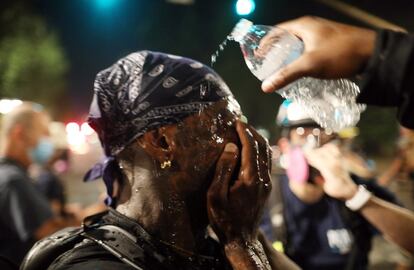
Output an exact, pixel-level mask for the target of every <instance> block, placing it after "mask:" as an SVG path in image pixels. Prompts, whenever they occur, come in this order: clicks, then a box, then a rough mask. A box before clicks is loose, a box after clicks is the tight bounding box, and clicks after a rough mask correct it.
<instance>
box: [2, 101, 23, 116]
mask: <svg viewBox="0 0 414 270" xmlns="http://www.w3.org/2000/svg"><path fill="white" fill-rule="evenodd" d="M22 103H23V101H21V100H19V99H1V100H0V113H1V114H6V113H9V112H11V111H12V110H13V109H14V108H16V107H17V106H19V105H20V104H22Z"/></svg>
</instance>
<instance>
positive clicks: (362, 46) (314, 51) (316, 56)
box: [262, 16, 376, 92]
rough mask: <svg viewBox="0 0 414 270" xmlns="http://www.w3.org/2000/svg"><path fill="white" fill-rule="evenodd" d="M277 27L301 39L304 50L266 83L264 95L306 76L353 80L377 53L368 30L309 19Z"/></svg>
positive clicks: (372, 33) (289, 22) (319, 19)
mask: <svg viewBox="0 0 414 270" xmlns="http://www.w3.org/2000/svg"><path fill="white" fill-rule="evenodd" d="M277 26H278V27H280V28H283V29H285V30H287V31H288V32H290V33H292V34H294V35H296V36H297V37H299V38H300V39H301V40H302V41H303V43H304V44H305V49H304V52H303V54H302V55H301V56H300V57H299V58H298V59H296V60H295V61H293V62H292V63H290V64H288V65H287V66H285V67H283V68H281V69H280V70H278V71H276V72H275V73H273V74H272V75H271V76H270V77H268V78H267V79H266V80H265V81H264V82H263V84H262V89H263V91H264V92H273V91H275V90H278V89H280V88H282V87H284V86H286V85H288V84H289V83H291V82H293V81H295V80H297V79H299V78H301V77H306V76H310V77H315V78H324V79H336V78H346V77H351V76H354V75H356V74H357V73H358V72H360V71H361V70H362V69H363V67H364V66H365V64H366V63H367V61H368V59H369V58H370V56H371V54H372V52H373V50H374V42H375V36H376V34H375V32H374V31H373V30H369V29H365V28H360V27H355V26H350V25H346V24H341V23H337V22H333V21H329V20H325V19H322V18H318V17H309V16H307V17H302V18H299V19H296V20H292V21H288V22H285V23H282V24H279V25H277Z"/></svg>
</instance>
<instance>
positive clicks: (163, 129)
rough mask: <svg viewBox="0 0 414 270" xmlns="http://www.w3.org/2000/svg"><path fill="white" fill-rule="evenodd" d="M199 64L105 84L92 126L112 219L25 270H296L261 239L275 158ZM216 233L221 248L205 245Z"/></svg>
mask: <svg viewBox="0 0 414 270" xmlns="http://www.w3.org/2000/svg"><path fill="white" fill-rule="evenodd" d="M240 117H241V111H240V107H239V105H238V103H237V101H236V100H235V99H234V97H233V95H232V93H231V92H230V90H229V89H228V87H227V86H226V84H225V83H224V82H223V81H222V79H221V78H220V77H219V76H218V75H217V74H216V73H215V72H214V71H213V70H211V69H210V68H208V67H207V66H205V65H203V64H201V63H199V62H196V61H194V60H191V59H188V58H183V57H179V56H174V55H168V54H164V53H157V52H151V51H140V52H136V53H133V54H130V55H128V56H126V57H124V58H122V59H120V60H119V61H118V62H117V63H115V64H114V65H112V66H111V67H109V68H107V69H105V70H103V71H101V72H100V73H98V75H97V77H96V80H95V85H94V97H93V100H92V104H91V108H90V114H89V123H90V125H91V127H92V128H93V129H95V130H96V132H97V133H98V135H99V138H100V141H101V143H102V146H103V148H104V151H105V154H106V155H107V158H106V160H105V161H104V162H103V163H101V164H97V165H96V166H95V167H94V168H93V169H92V170H91V171H89V172H88V173H87V175H86V179H87V180H89V179H95V178H99V177H101V176H102V177H103V180H104V182H105V184H106V187H107V192H108V198H107V202H108V204H109V205H110V206H111V207H112V209H110V210H109V212H106V213H103V214H101V215H98V216H92V217H90V218H87V219H86V220H85V222H84V225H83V228H80V229H79V228H78V229H76V228H75V229H69V230H65V231H61V232H59V233H58V234H56V235H54V236H52V237H50V238H48V239H45V240H43V241H40V242H39V243H38V244H37V245H36V246H35V247H34V248H33V249H32V251H31V252H30V253H29V255H28V256H27V257H26V259H25V263H24V264H23V266H22V269H26V270H29V269H91V268H97V267H99V269H271V268H272V269H297V268H296V266H295V265H294V264H292V263H291V262H290V261H289V260H288V259H287V258H286V257H284V256H283V255H282V254H279V253H276V252H274V251H272V249H271V247H269V246H268V245H267V243H266V242H265V241H264V240H263V239H261V240H260V241H259V238H260V237H259V236H258V221H259V217H260V215H261V213H262V209H263V206H264V203H265V201H266V198H267V195H268V193H269V191H270V176H269V162H270V151H269V146H268V144H267V142H266V140H264V139H263V138H262V137H261V136H260V135H259V134H258V133H257V132H256V131H255V130H254V129H253V128H252V127H250V126H249V125H247V124H244V123H242V122H240V121H239V120H238V119H239V118H240ZM208 225H210V226H211V228H212V229H213V230H214V232H215V234H216V237H217V238H216V240H214V239H213V237H212V236H211V233H208Z"/></svg>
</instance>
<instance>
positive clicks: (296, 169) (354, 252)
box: [262, 101, 396, 270]
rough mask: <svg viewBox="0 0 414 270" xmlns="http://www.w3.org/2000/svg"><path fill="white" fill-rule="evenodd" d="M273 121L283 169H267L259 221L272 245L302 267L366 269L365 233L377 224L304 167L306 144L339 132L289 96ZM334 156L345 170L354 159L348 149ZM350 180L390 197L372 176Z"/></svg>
mask: <svg viewBox="0 0 414 270" xmlns="http://www.w3.org/2000/svg"><path fill="white" fill-rule="evenodd" d="M277 122H278V124H279V125H281V126H282V128H283V130H282V134H283V136H284V139H286V140H287V142H288V145H286V146H285V147H281V150H282V157H283V158H282V160H284V162H282V163H283V166H284V167H285V169H286V170H285V171H280V172H279V173H276V170H274V172H273V173H272V183H273V190H272V192H271V195H270V199H269V205H268V209H269V215H268V216H265V217H267V218H266V219H265V220H264V221H263V223H264V224H263V225H262V226H266V225H267V226H268V224H271V225H272V227H274V230H272V231H269V230H267V232H268V234H267V235H266V236H267V237H268V239H269V240H271V242H273V243H275V244H276V245H277V244H278V243H280V244H282V247H283V249H284V251H285V253H286V255H288V256H289V257H290V258H291V259H292V260H293V261H294V262H296V263H297V264H298V265H299V266H300V267H302V268H303V269H307V270H314V269H321V270H329V269H331V270H333V269H337V270H340V269H367V268H368V254H369V252H370V249H371V239H372V237H373V236H374V234H376V233H377V230H376V229H375V227H374V226H372V225H371V224H370V223H369V221H367V220H366V219H364V218H363V216H361V215H360V214H359V213H357V212H354V211H352V210H350V209H348V208H347V207H346V206H345V203H344V202H342V201H341V200H338V199H335V198H332V197H330V196H328V195H326V194H325V193H324V188H323V184H324V181H323V178H322V177H321V176H320V174H318V173H317V171H315V169H313V168H310V167H309V165H308V164H307V162H306V158H305V155H304V151H306V149H307V148H314V147H321V146H323V145H325V144H328V143H337V144H338V145H339V138H338V137H339V134H337V133H333V132H330V131H329V130H325V129H323V128H321V127H320V126H319V125H318V124H317V123H316V122H315V121H313V120H312V119H310V118H309V116H308V115H307V114H306V113H305V112H304V111H303V109H302V108H301V107H300V106H299V105H298V104H297V103H294V102H288V101H285V102H284V103H283V104H282V105H281V107H280V109H279V113H278V117H277ZM338 149H340V148H338ZM341 150H342V149H341ZM336 158H337V159H340V160H341V163H342V164H343V165H344V167H346V168H347V170H349V168H352V166H349V163H351V162H355V161H354V160H353V159H351V160H347V159H349V155H345V154H344V153H343V152H341V155H340V156H338V157H336ZM347 161H348V162H347ZM321 166H323V164H322V165H321ZM286 173H287V174H286ZM350 174H351V173H350ZM352 180H353V181H354V182H355V183H356V184H358V185H363V186H365V187H366V189H367V190H369V191H370V192H372V194H375V195H376V196H378V197H379V198H382V199H384V200H386V201H389V202H392V203H395V202H396V200H395V197H394V196H393V195H392V194H391V193H390V192H388V191H387V190H385V189H384V188H381V187H380V186H378V185H376V184H375V181H373V180H371V179H370V180H365V179H362V178H360V177H358V176H356V175H352ZM280 210H282V211H280ZM281 228H283V230H281ZM280 244H279V245H280Z"/></svg>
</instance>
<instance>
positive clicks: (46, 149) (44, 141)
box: [29, 138, 54, 165]
mask: <svg viewBox="0 0 414 270" xmlns="http://www.w3.org/2000/svg"><path fill="white" fill-rule="evenodd" d="M53 151H54V147H53V144H52V142H51V141H50V140H49V139H48V138H41V139H40V140H39V142H38V143H37V145H36V146H35V147H33V148H32V149H30V150H29V156H30V158H31V159H32V161H33V162H34V163H36V164H39V165H44V164H46V163H47V162H48V160H49V159H50V158H51V157H52V155H53Z"/></svg>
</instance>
